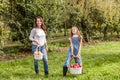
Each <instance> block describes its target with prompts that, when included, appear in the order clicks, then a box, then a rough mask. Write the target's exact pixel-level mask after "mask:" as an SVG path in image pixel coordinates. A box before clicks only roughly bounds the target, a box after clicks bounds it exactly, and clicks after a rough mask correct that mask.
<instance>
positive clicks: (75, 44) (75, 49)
mask: <svg viewBox="0 0 120 80" xmlns="http://www.w3.org/2000/svg"><path fill="white" fill-rule="evenodd" d="M72 44H73V54H74V55H75V56H76V55H77V54H78V50H79V41H78V37H72ZM71 60H72V50H71V47H70V48H69V50H68V55H67V58H66V62H65V63H64V67H69V64H70V61H71ZM74 60H75V63H78V64H81V65H82V60H81V56H80V57H79V58H74Z"/></svg>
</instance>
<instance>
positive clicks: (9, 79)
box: [0, 42, 120, 80]
mask: <svg viewBox="0 0 120 80" xmlns="http://www.w3.org/2000/svg"><path fill="white" fill-rule="evenodd" d="M66 56H67V51H64V52H50V53H49V54H48V59H49V73H50V76H49V77H48V78H46V77H45V76H44V72H43V62H42V61H40V62H39V69H40V74H39V75H38V76H37V75H35V72H34V67H33V57H32V56H29V57H27V58H25V59H21V60H12V61H6V62H0V80H120V42H106V43H101V44H96V45H90V46H84V47H83V48H82V60H83V74H81V75H73V74H70V72H69V71H68V74H67V76H66V77H63V76H62V66H63V64H64V62H65V58H66Z"/></svg>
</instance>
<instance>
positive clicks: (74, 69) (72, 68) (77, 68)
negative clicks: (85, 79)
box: [70, 64, 82, 74]
mask: <svg viewBox="0 0 120 80" xmlns="http://www.w3.org/2000/svg"><path fill="white" fill-rule="evenodd" d="M71 65H73V66H71ZM71 65H70V73H71V74H82V66H80V65H79V66H76V65H78V64H71Z"/></svg>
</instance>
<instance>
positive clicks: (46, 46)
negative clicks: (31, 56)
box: [45, 38, 48, 51]
mask: <svg viewBox="0 0 120 80" xmlns="http://www.w3.org/2000/svg"><path fill="white" fill-rule="evenodd" d="M45 49H46V51H48V45H47V40H46V38H45Z"/></svg>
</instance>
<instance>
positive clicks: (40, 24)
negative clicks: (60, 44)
mask: <svg viewBox="0 0 120 80" xmlns="http://www.w3.org/2000/svg"><path fill="white" fill-rule="evenodd" d="M29 39H30V40H31V41H32V53H34V52H35V51H36V48H38V51H41V52H42V53H43V62H44V73H45V75H48V59H47V51H48V47H47V41H46V26H45V24H44V21H43V19H42V18H41V17H39V16H38V17H36V19H35V24H34V28H33V29H32V30H31V33H30V36H29ZM34 68H35V72H36V74H39V69H38V60H35V59H34Z"/></svg>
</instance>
